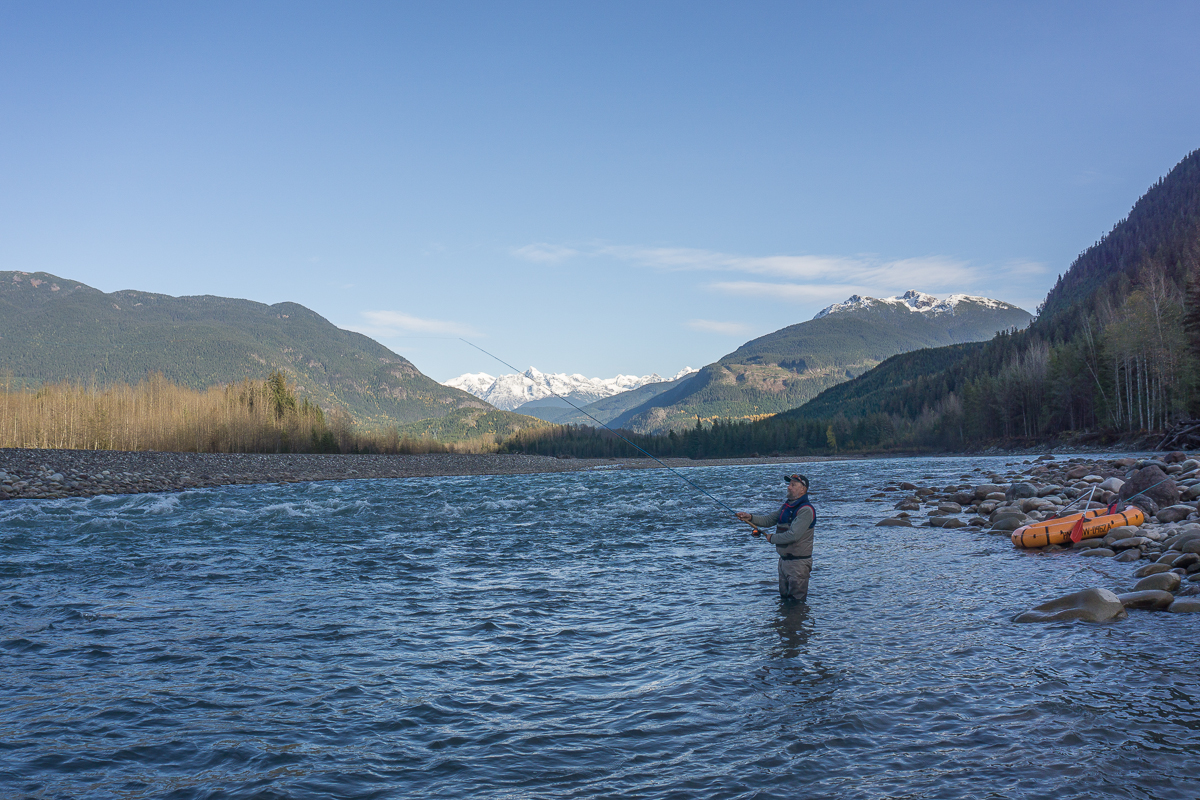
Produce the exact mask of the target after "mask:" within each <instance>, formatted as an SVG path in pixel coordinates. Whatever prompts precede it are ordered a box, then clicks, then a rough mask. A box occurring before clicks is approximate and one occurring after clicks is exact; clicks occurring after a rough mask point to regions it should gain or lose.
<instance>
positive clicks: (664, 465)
mask: <svg viewBox="0 0 1200 800" xmlns="http://www.w3.org/2000/svg"><path fill="white" fill-rule="evenodd" d="M459 341H461V342H463V343H464V344H467V345H470V346H471V347H474V348H475V349H476V350H478V351H479V352H481V353H483V354H484V355H485V356H490V357H491V358H494V359H496V360H497V361H499V362H500V363H501V364H503V365H504V366H506V367H508V368H509V369H511V370H512V371H514V372H516V373H517V374H520V373H521V370H519V369H517V368H516V367H514V366H513V365H512V364H510V363H508V362H507V361H505V360H504V359H503V358H501V357H500V356H498V355H496V354H494V353H489V352H488V351H487V350H484V349H483V348H482V347H480V346H479V345H477V344H472V343H471V342H468V341H467V340H466V339H462V338H460V339H459ZM546 391H548V392H550V394H552V395H554V396H555V397H557V398H558V399H559V400H562V401H563V402H564V403H566V404H567V405H569V406H570V407H571V408H573V409H575V410H576V411H578V412H579V413H580V414H583V415H584V416H585V417H587V418H588V419H590V420H592V421H593V422H595V423H596V424H597V425H599V426H600V427H601V428H604V430H606V431H608V432H609V433H611V434H612V435H613V436H616V437H617V438H618V439H620V440H621V441H623V442H625V444H627V445H629V446H630V447H632V448H633V449H635V450H637V451H638V452H639V453H643V454H645V455H646V456H647V457H649V458H652V459H654V460H655V461H657V462H658V463H659V464H661V465H662V466H663V468H664V469H667V470H670V471H671V474H673V475H674V476H675V477H676V478H679V480H681V481H683V482H684V483H686V484H687V485H688V486H690V487H692V488H693V489H695V490H696V491H697V492H699V493H700V494H702V495H704V496H705V497H707V498H708V499H709V500H712V501H713V502H714V503H716V504H717V505H718V506H720V507H721V508H723V509H725V510H726V511H728V512H729V513H730V514H731V515H733V518H734V519H736V520H737V521H738V522H745V520H743V519H741V518H740V517H738V515H737V512H736V511H734V510H733V509H732V508H730V507H729V506H728V505H726V504H725V503H723V502H722V501H720V500H718V499H717V498H716V497H714V496H713V495H712V494H710V493H709V492H707V491H705V490H704V489H702V488H701V487H699V486H697V485H696V484H694V483H692V482H691V481H690V480H688V479H687V478H685V477H684V476H683V474H682V473H680V472H679V471H678V470H676V469H674V468H673V467H670V466H668V465H667V464H666V463H665V462H664V461H663V460H662V459H661V458H659V457H658V456H656V455H654V454H652V453H649V452H647V451H646V450H643V449H642V448H641V447H638V446H637V445H636V444H634V443H633V442H631V441H629V440H628V439H627V438H625V437H624V436H622V435H621V434H620V433H617V432H616V431H614V430H613V429H612V428H610V427H608V426H607V425H605V424H604V423H603V422H601V421H600V420H598V419H596V418H595V417H593V416H592V415H591V414H589V413H588V412H586V411H584V410H583V409H582V408H580V407H579V406H577V405H575V404H574V403H572V402H571V401H570V400H568V399H567V398H565V397H563V396H562V395H561V394H559V393H558V392H556V391H554V390H553V389H552V388H550V381H546ZM746 524H747V525H749V526H750V527H751V528H753V529H754V535H755V536H758V535H759V534H761V533H762V531H760V530H759V529H758V526H757V525H755V524H754V523H753V522H746Z"/></svg>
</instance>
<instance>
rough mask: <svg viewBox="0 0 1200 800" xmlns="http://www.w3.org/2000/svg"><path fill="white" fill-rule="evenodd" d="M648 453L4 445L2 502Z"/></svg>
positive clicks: (556, 464)
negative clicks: (337, 451) (37, 447)
mask: <svg viewBox="0 0 1200 800" xmlns="http://www.w3.org/2000/svg"><path fill="white" fill-rule="evenodd" d="M829 460H833V459H831V458H828V457H810V458H800V457H795V456H792V457H768V458H732V459H697V460H692V459H687V458H667V459H663V461H664V463H666V464H667V465H669V466H671V467H674V468H682V467H703V466H716V465H723V466H731V465H741V464H775V463H778V464H796V463H804V462H810V461H829ZM659 466H660V465H659V464H658V463H657V462H655V461H654V460H653V459H649V458H624V459H622V458H578V459H576V458H566V459H560V458H554V457H551V456H528V455H494V454H492V455H462V454H446V453H435V454H428V455H322V454H305V453H277V454H276V453H272V454H259V453H163V452H145V451H118V450H33V449H12V448H9V449H0V500H16V499H26V500H34V499H41V500H45V499H54V498H61V497H90V496H93V495H99V494H136V493H141V492H178V491H183V490H186V489H200V488H209V487H214V486H232V485H238V484H261V483H299V482H306V481H345V480H370V479H381V478H428V477H435V476H449V475H527V474H534V473H543V472H580V471H587V470H595V469H606V470H607V469H653V468H657V467H659Z"/></svg>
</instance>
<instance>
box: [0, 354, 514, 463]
mask: <svg viewBox="0 0 1200 800" xmlns="http://www.w3.org/2000/svg"><path fill="white" fill-rule="evenodd" d="M0 447H21V448H48V449H72V450H159V451H167V452H197V453H351V452H358V453H363V452H366V453H445V452H468V453H470V452H482V451H488V450H494V449H495V441H494V438H493V439H482V440H481V441H479V442H460V443H454V444H443V443H441V442H436V441H430V440H424V439H413V438H410V437H403V436H401V435H400V434H399V433H398V431H397V430H396V429H395V428H390V429H389V428H383V429H372V430H360V429H359V428H358V426H356V425H355V423H354V421H353V420H352V419H351V418H350V416H349V415H347V414H345V413H344V412H338V411H334V412H332V413H330V414H326V413H325V412H324V411H323V410H322V409H321V408H320V407H319V406H318V405H316V404H315V403H312V402H310V401H309V400H308V399H307V398H297V397H296V394H295V391H294V389H293V387H292V386H291V385H289V383H288V382H287V379H286V377H285V376H284V375H282V374H281V373H278V372H276V373H273V374H272V375H271V376H270V377H269V378H268V379H267V380H265V381H255V380H245V381H242V382H241V383H236V384H228V385H221V386H212V387H209V388H208V389H205V390H203V391H198V390H195V389H189V388H187V387H184V386H179V385H177V384H174V383H171V382H170V381H168V380H166V379H165V378H164V377H163V376H162V375H160V374H153V375H151V376H149V377H148V378H147V379H146V380H143V381H142V382H140V383H138V384H137V385H135V386H130V385H128V384H117V385H114V386H108V387H104V388H98V387H95V386H83V385H80V384H75V383H70V382H64V383H58V384H52V385H45V386H42V387H40V388H38V389H19V388H15V387H13V386H11V384H9V385H5V384H0Z"/></svg>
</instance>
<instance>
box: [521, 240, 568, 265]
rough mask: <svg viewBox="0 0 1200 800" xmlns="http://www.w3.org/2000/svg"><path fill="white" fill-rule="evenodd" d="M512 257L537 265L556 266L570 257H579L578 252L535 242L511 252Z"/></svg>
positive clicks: (555, 245)
mask: <svg viewBox="0 0 1200 800" xmlns="http://www.w3.org/2000/svg"><path fill="white" fill-rule="evenodd" d="M513 255H515V256H517V257H518V258H522V259H525V260H526V261H534V262H537V263H539V264H557V263H558V262H560V261H566V260H567V259H568V258H570V257H571V256H576V255H579V251H578V250H574V249H572V248H570V247H563V246H561V245H557V244H546V243H545V242H535V243H533V244H527V245H525V246H524V247H518V248H517V249H516V250H514V251H513Z"/></svg>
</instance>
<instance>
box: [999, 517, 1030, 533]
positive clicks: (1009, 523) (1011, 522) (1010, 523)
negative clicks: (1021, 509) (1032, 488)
mask: <svg viewBox="0 0 1200 800" xmlns="http://www.w3.org/2000/svg"><path fill="white" fill-rule="evenodd" d="M1022 517H1024V519H1022ZM1028 522H1029V518H1028V517H1025V515H1024V514H1022V515H1021V516H1019V517H1018V516H1013V515H1011V514H1006V515H1005V516H1003V517H1000V518H998V519H997V520H996V521H995V522H993V523H992V530H994V531H1015V530H1016V529H1017V528H1019V527H1021V526H1022V525H1025V524H1027V523H1028Z"/></svg>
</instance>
